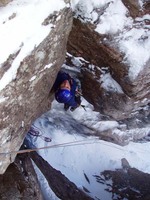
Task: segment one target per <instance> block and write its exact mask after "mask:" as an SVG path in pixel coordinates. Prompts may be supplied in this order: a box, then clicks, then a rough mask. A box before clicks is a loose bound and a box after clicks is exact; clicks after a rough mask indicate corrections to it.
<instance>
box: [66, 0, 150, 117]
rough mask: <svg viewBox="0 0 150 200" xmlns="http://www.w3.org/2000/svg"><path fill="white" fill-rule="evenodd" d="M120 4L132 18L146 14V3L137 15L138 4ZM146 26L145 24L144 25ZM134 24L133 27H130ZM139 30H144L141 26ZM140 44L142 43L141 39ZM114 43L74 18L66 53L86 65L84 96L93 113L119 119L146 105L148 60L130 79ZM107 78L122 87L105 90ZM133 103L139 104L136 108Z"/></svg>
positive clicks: (83, 78) (126, 65)
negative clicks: (78, 57)
mask: <svg viewBox="0 0 150 200" xmlns="http://www.w3.org/2000/svg"><path fill="white" fill-rule="evenodd" d="M123 2H124V4H125V5H126V6H127V8H128V9H129V13H128V14H130V13H133V14H130V15H131V16H134V17H135V16H136V17H137V16H142V15H144V14H145V13H148V12H149V11H148V4H145V9H144V10H142V11H141V12H139V10H141V8H140V6H139V5H138V2H137V1H134V3H133V2H132V1H123ZM146 5H147V6H146ZM99 12H100V11H99ZM146 23H147V22H146V21H145V22H144V24H145V25H146ZM137 24H138V23H137V22H136V23H135V24H133V27H135V26H136V25H137ZM141 28H143V29H144V26H143V27H141ZM115 36H116V35H115ZM141 39H142V38H141ZM145 39H146V38H145ZM142 41H143V42H145V41H144V39H143V40H142ZM115 43H116V41H115V40H114V39H113V36H111V35H106V34H99V33H97V32H96V31H95V24H90V23H82V22H81V21H80V20H79V19H77V18H76V19H74V22H73V28H72V31H71V33H70V35H69V40H68V51H69V52H70V53H71V54H72V55H76V56H81V57H83V58H85V60H87V61H88V62H89V63H88V64H87V65H86V66H83V68H82V79H81V81H82V88H83V94H84V96H85V98H87V100H88V101H89V102H91V103H92V104H94V106H95V109H96V110H98V111H100V112H103V113H104V114H107V115H109V116H112V117H113V118H115V119H117V120H119V119H125V118H128V117H129V115H130V113H131V112H132V111H133V110H136V109H137V108H139V107H140V106H144V105H147V104H148V102H149V99H150V92H149V91H150V81H149V80H150V78H149V77H150V70H149V66H150V61H147V63H145V66H144V67H143V69H142V70H141V71H140V73H139V74H138V75H137V76H136V77H134V78H133V77H132V76H131V75H129V74H130V68H131V66H130V65H129V63H127V62H125V58H124V54H123V53H121V51H120V50H119V49H118V48H117V45H116V44H115ZM107 76H111V77H112V78H113V80H114V81H115V83H114V82H113V83H114V84H113V85H117V84H119V85H120V86H121V88H120V89H119V90H118V87H117V86H116V87H115V88H116V89H115V88H114V89H113V85H111V84H109V85H107V87H106V85H104V79H105V80H106V78H107ZM93 86H94V87H93ZM95 88H96V90H95ZM91 93H92V95H91ZM135 101H138V103H137V104H136V105H135V104H134V102H135ZM124 114H125V115H124Z"/></svg>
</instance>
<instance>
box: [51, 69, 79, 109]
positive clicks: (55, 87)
mask: <svg viewBox="0 0 150 200" xmlns="http://www.w3.org/2000/svg"><path fill="white" fill-rule="evenodd" d="M65 80H68V81H69V83H70V86H71V90H70V93H71V95H72V98H71V99H70V100H69V101H68V102H67V105H68V106H71V107H74V108H75V107H77V106H78V103H77V102H76V100H75V94H76V88H77V83H76V81H75V80H74V79H73V78H72V77H71V76H70V75H69V74H67V73H65V72H62V71H60V72H59V73H58V75H57V78H56V80H55V83H54V85H53V90H54V91H55V92H56V91H57V90H58V89H59V87H60V85H61V84H62V83H63V82H64V81H65Z"/></svg>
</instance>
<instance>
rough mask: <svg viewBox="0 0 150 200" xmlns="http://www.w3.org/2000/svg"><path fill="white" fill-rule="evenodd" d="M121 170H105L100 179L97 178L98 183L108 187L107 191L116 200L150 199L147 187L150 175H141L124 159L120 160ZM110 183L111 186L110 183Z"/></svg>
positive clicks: (149, 182) (149, 184)
mask: <svg viewBox="0 0 150 200" xmlns="http://www.w3.org/2000/svg"><path fill="white" fill-rule="evenodd" d="M122 165H123V168H122V169H117V170H116V171H110V170H105V171H104V172H102V174H101V175H102V176H101V177H97V180H98V182H101V183H102V182H103V181H104V180H105V181H104V184H106V185H107V182H108V186H107V188H106V190H107V191H110V192H111V193H112V197H115V198H117V199H125V198H127V199H142V200H148V199H149V198H150V193H149V189H148V188H149V186H150V175H149V174H147V173H143V172H141V171H139V170H137V169H136V168H132V167H130V166H129V164H128V161H127V160H126V159H122ZM110 180H111V181H112V184H109V183H110Z"/></svg>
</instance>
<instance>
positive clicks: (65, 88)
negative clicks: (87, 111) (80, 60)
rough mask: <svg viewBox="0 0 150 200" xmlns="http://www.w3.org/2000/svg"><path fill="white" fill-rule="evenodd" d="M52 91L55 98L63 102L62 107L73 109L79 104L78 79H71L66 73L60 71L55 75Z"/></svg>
mask: <svg viewBox="0 0 150 200" xmlns="http://www.w3.org/2000/svg"><path fill="white" fill-rule="evenodd" d="M52 91H53V92H55V99H56V100H57V101H58V102H59V103H64V109H65V110H66V111H67V110H68V109H69V108H70V110H71V111H74V110H75V109H76V108H77V107H79V106H80V105H81V86H80V83H79V81H77V80H75V79H73V78H72V77H71V76H70V75H69V74H68V73H66V72H63V71H60V72H59V73H58V75H57V78H56V80H55V83H54V85H53V88H52Z"/></svg>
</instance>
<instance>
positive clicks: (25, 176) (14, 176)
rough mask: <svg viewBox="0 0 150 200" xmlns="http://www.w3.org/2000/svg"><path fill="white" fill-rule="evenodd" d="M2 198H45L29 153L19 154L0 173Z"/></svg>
mask: <svg viewBox="0 0 150 200" xmlns="http://www.w3.org/2000/svg"><path fill="white" fill-rule="evenodd" d="M0 182H1V184H0V199H1V200H5V199H16V200H17V199H22V200H28V199H31V200H43V197H42V194H41V189H40V187H39V184H38V179H37V176H36V173H35V171H34V168H33V165H32V162H31V160H30V158H29V157H28V156H27V155H19V156H17V158H16V159H15V162H14V163H12V164H11V165H10V166H9V167H8V168H7V170H6V172H5V173H4V174H3V175H0Z"/></svg>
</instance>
